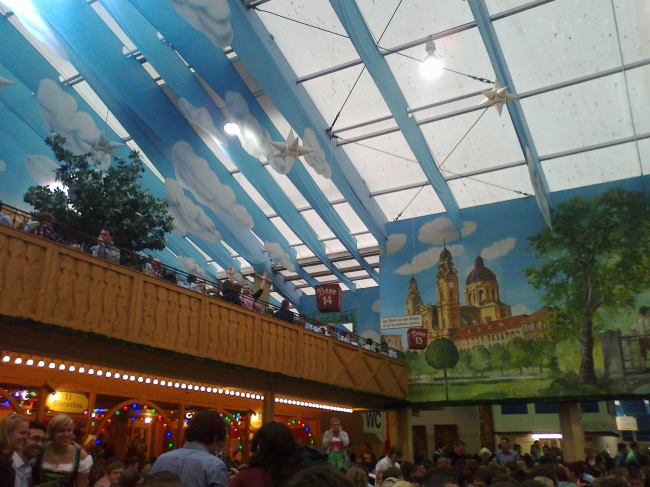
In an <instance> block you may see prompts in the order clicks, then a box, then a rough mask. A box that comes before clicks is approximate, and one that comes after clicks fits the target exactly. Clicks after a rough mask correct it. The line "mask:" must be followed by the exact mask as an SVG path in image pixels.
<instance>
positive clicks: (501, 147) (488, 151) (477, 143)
mask: <svg viewBox="0 0 650 487" xmlns="http://www.w3.org/2000/svg"><path fill="white" fill-rule="evenodd" d="M507 110H508V108H507V106H506V107H504V108H503V115H502V116H499V113H498V112H497V111H496V110H495V109H494V108H489V109H487V111H485V110H480V111H475V112H470V113H467V114H465V115H460V116H457V117H452V118H447V119H445V120H440V121H439V122H434V123H429V124H425V125H421V126H420V128H421V130H422V133H423V134H424V137H425V139H426V141H427V143H428V144H429V148H430V149H431V152H432V153H433V156H434V157H435V159H436V162H437V163H438V166H439V167H440V166H441V164H442V169H444V170H445V171H446V174H445V175H446V176H448V175H450V174H452V173H455V174H462V173H465V172H468V171H474V170H476V169H483V168H488V167H494V166H499V165H501V164H505V163H508V162H512V161H516V160H521V159H523V155H522V152H521V147H520V145H519V140H518V139H517V134H516V133H515V129H514V127H513V125H512V121H511V119H510V117H509V116H508V114H507V113H506V111H507ZM484 112H485V113H484ZM479 118H480V120H479ZM477 120H478V122H477ZM474 124H476V125H474ZM472 125H473V126H474V127H473V128H472ZM470 129H471V130H470ZM468 131H469V133H468ZM465 134H467V136H466V137H465V138H464V139H463V136H465ZM461 140H462V142H461ZM459 143H460V144H459ZM457 144H458V147H457V148H456V149H455V150H454V147H455V146H456V145H457ZM452 150H453V152H452ZM445 159H446V161H445ZM443 162H444V164H443Z"/></svg>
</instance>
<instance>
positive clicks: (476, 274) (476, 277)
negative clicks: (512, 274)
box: [465, 255, 497, 286]
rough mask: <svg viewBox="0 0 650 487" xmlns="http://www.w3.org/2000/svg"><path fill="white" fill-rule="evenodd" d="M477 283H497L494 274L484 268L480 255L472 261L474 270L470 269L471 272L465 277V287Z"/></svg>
mask: <svg viewBox="0 0 650 487" xmlns="http://www.w3.org/2000/svg"><path fill="white" fill-rule="evenodd" d="M479 281H492V282H497V276H496V275H495V274H494V272H492V271H491V270H490V269H488V268H487V267H485V264H484V263H483V257H481V256H480V255H479V256H478V257H476V260H475V261H474V269H472V271H471V272H470V273H469V275H468V276H467V281H465V285H467V286H469V285H470V284H474V283H475V282H479Z"/></svg>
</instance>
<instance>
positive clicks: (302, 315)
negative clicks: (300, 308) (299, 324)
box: [298, 313, 307, 321]
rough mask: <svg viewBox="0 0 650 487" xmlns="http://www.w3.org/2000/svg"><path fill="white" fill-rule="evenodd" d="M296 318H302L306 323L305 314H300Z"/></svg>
mask: <svg viewBox="0 0 650 487" xmlns="http://www.w3.org/2000/svg"><path fill="white" fill-rule="evenodd" d="M298 318H304V319H305V321H306V320H307V315H306V314H305V313H300V314H299V315H298Z"/></svg>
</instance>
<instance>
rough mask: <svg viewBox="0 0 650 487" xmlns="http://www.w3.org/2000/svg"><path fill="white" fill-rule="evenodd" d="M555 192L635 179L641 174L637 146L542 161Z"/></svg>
mask: <svg viewBox="0 0 650 487" xmlns="http://www.w3.org/2000/svg"><path fill="white" fill-rule="evenodd" d="M542 167H543V168H544V174H546V181H547V182H548V186H549V189H550V190H551V191H563V190H565V189H573V188H579V187H581V186H589V185H592V184H600V183H608V182H610V181H618V180H621V179H627V178H632V177H635V176H639V175H640V174H641V168H640V166H639V159H638V157H637V153H636V146H635V144H634V143H633V142H631V143H628V144H622V145H616V146H613V147H606V148H604V149H598V150H594V151H589V152H583V153H580V154H574V155H571V156H567V157H560V158H557V159H550V160H547V161H543V162H542Z"/></svg>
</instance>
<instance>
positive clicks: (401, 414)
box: [395, 408, 413, 461]
mask: <svg viewBox="0 0 650 487" xmlns="http://www.w3.org/2000/svg"><path fill="white" fill-rule="evenodd" d="M395 430H396V439H395V444H396V445H398V446H401V447H402V450H403V451H404V455H403V456H402V460H404V461H407V460H408V461H410V460H411V459H412V458H413V428H412V426H411V408H401V409H398V410H397V411H395Z"/></svg>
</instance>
